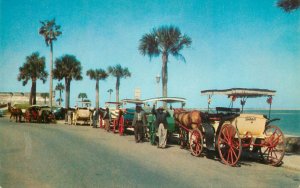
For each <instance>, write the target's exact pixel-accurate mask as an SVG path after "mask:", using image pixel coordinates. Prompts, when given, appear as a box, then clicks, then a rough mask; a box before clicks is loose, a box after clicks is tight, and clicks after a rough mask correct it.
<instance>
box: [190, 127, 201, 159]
mask: <svg viewBox="0 0 300 188" xmlns="http://www.w3.org/2000/svg"><path fill="white" fill-rule="evenodd" d="M190 149H191V152H192V154H193V155H194V156H196V157H199V156H200V154H201V152H202V150H203V136H202V133H201V131H200V130H198V129H196V130H193V131H192V133H191V137H190Z"/></svg>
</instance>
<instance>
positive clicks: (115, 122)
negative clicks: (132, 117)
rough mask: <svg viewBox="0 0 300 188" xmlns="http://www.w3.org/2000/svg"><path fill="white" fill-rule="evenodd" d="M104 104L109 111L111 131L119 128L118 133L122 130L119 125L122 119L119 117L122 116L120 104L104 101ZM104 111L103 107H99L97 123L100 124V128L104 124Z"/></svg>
mask: <svg viewBox="0 0 300 188" xmlns="http://www.w3.org/2000/svg"><path fill="white" fill-rule="evenodd" d="M105 106H106V107H107V108H109V112H110V117H111V118H110V122H109V124H110V127H111V125H112V129H113V132H114V133H116V132H117V130H119V133H121V132H122V130H120V129H121V127H120V126H119V124H120V123H121V124H122V122H121V121H122V119H120V117H121V116H122V113H123V111H122V109H121V108H120V107H121V106H122V103H121V102H105ZM104 113H105V109H102V108H100V116H99V119H100V121H99V124H100V128H102V127H103V125H104V121H103V116H104Z"/></svg>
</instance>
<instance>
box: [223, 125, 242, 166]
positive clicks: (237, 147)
mask: <svg viewBox="0 0 300 188" xmlns="http://www.w3.org/2000/svg"><path fill="white" fill-rule="evenodd" d="M218 151H219V155H220V157H221V160H222V162H223V163H225V164H227V165H230V166H234V165H236V163H237V162H238V161H239V159H240V156H241V153H242V144H241V138H240V135H239V133H238V131H237V129H236V128H235V127H234V126H233V125H231V124H224V125H223V126H222V128H221V130H220V132H219V136H218Z"/></svg>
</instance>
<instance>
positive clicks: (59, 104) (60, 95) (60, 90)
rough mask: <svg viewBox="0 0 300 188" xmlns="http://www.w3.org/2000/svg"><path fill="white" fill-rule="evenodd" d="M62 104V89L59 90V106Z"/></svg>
mask: <svg viewBox="0 0 300 188" xmlns="http://www.w3.org/2000/svg"><path fill="white" fill-rule="evenodd" d="M60 105H61V89H60V90H59V106H60Z"/></svg>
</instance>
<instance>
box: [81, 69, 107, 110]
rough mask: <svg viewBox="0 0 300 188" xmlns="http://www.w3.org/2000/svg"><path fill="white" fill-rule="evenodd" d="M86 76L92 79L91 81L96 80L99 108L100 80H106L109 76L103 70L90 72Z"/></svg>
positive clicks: (97, 106)
mask: <svg viewBox="0 0 300 188" xmlns="http://www.w3.org/2000/svg"><path fill="white" fill-rule="evenodd" d="M86 75H87V76H89V77H90V79H91V80H96V100H95V101H96V105H95V106H96V108H99V80H105V79H106V78H107V77H108V74H107V73H106V72H105V70H103V69H96V70H92V69H90V70H88V71H87V72H86Z"/></svg>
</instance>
